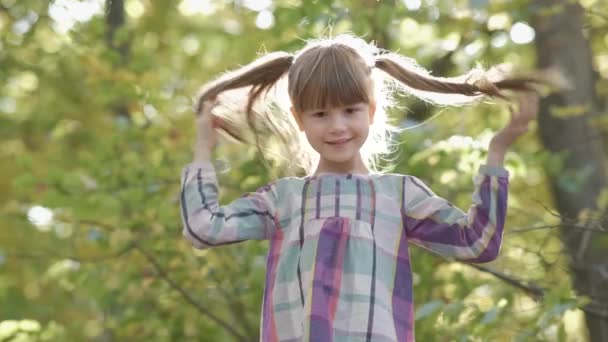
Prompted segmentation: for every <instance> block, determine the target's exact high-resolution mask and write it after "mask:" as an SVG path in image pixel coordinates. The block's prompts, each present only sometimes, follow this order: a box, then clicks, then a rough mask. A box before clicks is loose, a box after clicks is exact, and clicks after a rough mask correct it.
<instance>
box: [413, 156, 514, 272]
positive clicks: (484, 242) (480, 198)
mask: <svg viewBox="0 0 608 342" xmlns="http://www.w3.org/2000/svg"><path fill="white" fill-rule="evenodd" d="M473 182H474V185H475V192H474V193H473V204H472V206H471V207H470V209H469V210H468V212H467V213H464V212H463V211H462V210H460V209H458V208H456V207H455V206H453V205H452V204H451V203H449V202H448V201H446V200H445V199H443V198H440V197H438V196H436V195H435V194H434V193H433V192H432V191H431V190H430V189H429V188H428V187H427V186H426V185H425V184H424V183H422V182H421V181H420V180H419V179H417V178H415V177H413V176H404V178H403V189H402V190H403V197H402V199H403V203H402V205H403V206H402V216H403V221H404V228H405V229H406V235H407V237H408V240H409V241H411V242H412V243H414V244H417V245H419V246H421V247H424V248H426V249H428V250H430V251H431V252H434V253H436V254H439V255H441V256H443V257H445V258H448V259H458V260H463V261H467V262H476V263H482V262H488V261H492V260H494V259H495V258H496V257H497V256H498V253H499V251H500V246H501V243H502V234H503V228H504V224H505V217H506V212H507V194H508V186H509V173H508V172H507V171H506V170H505V169H503V168H501V167H491V166H485V165H482V166H481V167H480V169H479V172H478V174H477V175H476V176H475V177H474V179H473Z"/></svg>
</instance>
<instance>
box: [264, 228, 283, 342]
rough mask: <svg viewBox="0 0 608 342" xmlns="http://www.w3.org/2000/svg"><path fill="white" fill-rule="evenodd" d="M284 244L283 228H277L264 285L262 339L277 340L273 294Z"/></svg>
mask: <svg viewBox="0 0 608 342" xmlns="http://www.w3.org/2000/svg"><path fill="white" fill-rule="evenodd" d="M282 244H283V230H282V229H277V230H276V231H275V234H274V236H273V237H272V240H271V242H270V250H269V252H268V259H267V261H266V286H265V287H264V303H263V306H262V307H263V310H262V311H263V312H262V336H261V339H260V340H261V341H264V342H275V341H277V340H278V338H277V329H276V322H275V319H274V314H273V313H274V308H273V306H274V305H273V296H272V292H273V290H274V282H275V279H276V273H277V267H278V261H279V258H280V256H281V245H282Z"/></svg>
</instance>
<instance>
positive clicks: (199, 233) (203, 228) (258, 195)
mask: <svg viewBox="0 0 608 342" xmlns="http://www.w3.org/2000/svg"><path fill="white" fill-rule="evenodd" d="M181 189H182V190H181V201H180V203H181V213H182V223H183V235H184V236H185V237H186V238H187V239H188V240H189V241H190V242H191V243H192V245H193V246H194V247H196V248H200V249H204V248H209V247H213V246H221V245H225V244H230V243H235V242H239V241H244V240H250V239H256V240H262V239H268V238H270V237H271V236H272V233H273V232H274V230H275V229H276V224H275V222H276V220H275V213H276V210H275V203H276V201H275V187H274V184H269V185H267V186H264V187H262V188H260V189H259V190H258V191H256V192H254V193H248V194H245V195H244V196H242V197H241V198H239V199H236V200H234V201H233V202H231V203H230V204H227V205H224V206H221V205H220V204H219V202H218V197H219V194H218V183H217V178H216V175H215V171H214V169H213V166H212V164H211V163H210V162H208V161H199V162H195V163H192V164H190V165H188V166H186V167H185V168H184V170H183V172H182V186H181Z"/></svg>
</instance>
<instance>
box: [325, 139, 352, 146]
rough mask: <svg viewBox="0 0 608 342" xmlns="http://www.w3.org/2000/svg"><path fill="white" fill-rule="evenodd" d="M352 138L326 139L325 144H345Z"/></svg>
mask: <svg viewBox="0 0 608 342" xmlns="http://www.w3.org/2000/svg"><path fill="white" fill-rule="evenodd" d="M351 140H352V138H349V139H340V140H334V141H326V143H327V144H329V145H341V144H345V143H347V142H349V141H351Z"/></svg>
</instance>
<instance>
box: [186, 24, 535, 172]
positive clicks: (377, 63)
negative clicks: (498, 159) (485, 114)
mask: <svg viewBox="0 0 608 342" xmlns="http://www.w3.org/2000/svg"><path fill="white" fill-rule="evenodd" d="M500 77H501V75H499V74H496V73H495V72H494V71H493V72H492V73H489V72H486V71H484V70H483V69H482V68H479V67H478V68H476V69H474V70H472V71H470V72H469V73H467V74H465V75H462V76H458V77H451V78H442V77H434V76H431V75H430V73H429V72H428V71H427V70H425V69H424V68H422V67H420V66H419V65H418V64H417V63H416V61H415V60H413V59H411V58H407V57H404V56H401V55H398V54H395V53H391V52H388V51H383V50H381V49H379V48H377V47H376V46H374V45H373V44H368V43H367V42H365V41H364V40H363V39H360V38H358V37H355V36H352V35H348V34H345V35H339V36H336V37H333V38H326V39H319V40H313V41H309V42H308V44H307V45H306V46H305V47H304V48H303V49H302V50H300V51H298V52H296V53H295V54H290V53H287V52H273V53H268V54H266V55H264V56H262V57H260V58H258V59H257V60H255V61H254V62H252V63H251V64H248V65H246V66H244V67H241V68H239V69H237V70H234V71H231V72H228V73H226V74H224V75H222V76H221V77H219V78H218V79H216V80H214V81H212V82H210V83H208V84H206V85H205V86H203V88H202V89H201V91H200V92H199V95H198V99H197V101H196V108H195V110H196V112H197V113H200V112H201V110H202V106H203V105H204V103H205V101H208V100H214V99H217V100H218V103H219V106H218V107H217V108H218V109H217V110H214V112H213V115H215V116H218V117H220V118H221V119H222V120H221V122H222V123H221V125H220V128H221V129H222V130H223V131H224V132H226V133H227V134H229V135H230V136H232V137H233V138H235V139H236V140H238V141H241V142H250V143H251V142H254V143H255V145H256V146H257V148H258V149H259V151H260V152H261V153H262V155H264V156H265V157H267V154H268V153H270V154H272V153H274V154H275V155H279V156H282V159H283V160H285V161H287V162H288V163H287V167H288V169H289V170H290V171H291V172H294V171H297V169H298V168H301V169H303V170H304V171H305V172H306V173H307V174H309V173H311V172H312V170H313V168H314V167H315V166H316V164H317V162H318V159H319V156H318V154H317V153H316V152H315V151H314V150H312V148H311V147H310V145H309V144H308V142H307V141H306V139H305V138H304V137H303V135H302V134H300V132H299V130H298V128H297V124H296V122H295V119H294V118H293V117H292V115H291V114H288V113H289V107H290V106H293V108H294V109H295V111H296V112H298V113H301V112H303V111H307V110H312V109H318V108H333V107H339V106H346V105H350V104H354V103H360V102H366V103H371V102H375V103H376V114H375V116H374V123H373V124H372V125H371V126H370V135H369V137H368V139H367V141H366V142H365V144H364V145H363V147H362V148H361V155H362V158H363V160H364V162H365V164H366V166H367V167H369V168H370V169H372V170H373V171H377V165H378V164H377V163H378V161H379V160H380V159H381V158H382V157H383V156H385V155H387V154H388V153H390V152H391V146H392V144H391V136H392V134H393V133H394V132H398V131H399V129H398V128H396V127H394V126H392V125H391V124H390V123H389V122H388V118H387V115H386V109H387V108H388V107H389V106H390V105H392V96H391V95H392V92H394V91H403V92H405V93H407V94H411V95H414V96H416V97H418V98H420V99H422V100H424V101H427V102H431V103H434V104H439V105H460V104H465V103H470V102H474V101H477V100H479V99H480V98H481V97H483V96H484V95H488V96H491V97H496V98H504V95H503V93H502V92H501V91H502V90H512V91H534V90H535V88H534V85H535V84H540V83H543V81H542V80H541V79H540V78H538V77H523V78H500ZM243 99H246V101H243ZM243 102H244V103H243ZM243 104H244V107H243ZM243 116H244V117H243ZM273 138H278V142H277V141H275V142H273V141H272V139H273ZM277 147H278V152H274V151H275V150H276V148H277Z"/></svg>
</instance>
